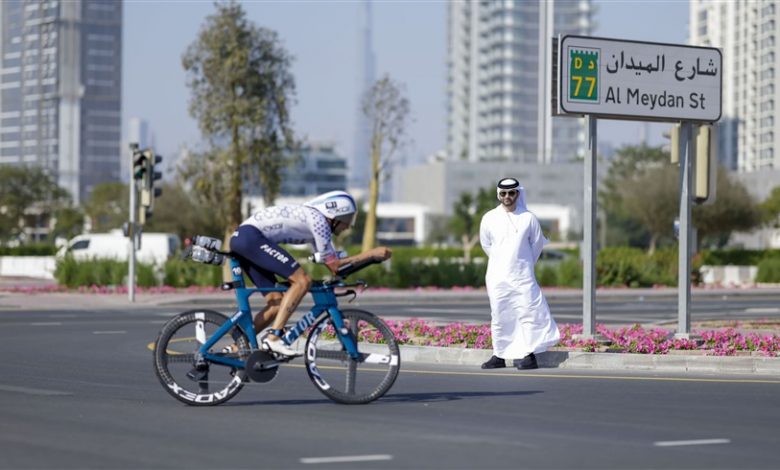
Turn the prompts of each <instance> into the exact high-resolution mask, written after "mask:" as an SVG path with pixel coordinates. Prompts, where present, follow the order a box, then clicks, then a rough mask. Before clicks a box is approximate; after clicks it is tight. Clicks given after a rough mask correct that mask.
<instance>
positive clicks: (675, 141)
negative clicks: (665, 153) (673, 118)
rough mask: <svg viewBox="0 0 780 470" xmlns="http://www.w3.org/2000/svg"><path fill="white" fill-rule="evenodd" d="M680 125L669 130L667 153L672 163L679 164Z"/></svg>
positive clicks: (675, 125)
mask: <svg viewBox="0 0 780 470" xmlns="http://www.w3.org/2000/svg"><path fill="white" fill-rule="evenodd" d="M680 127H681V126H680V124H674V125H672V128H671V129H670V130H669V141H670V142H671V143H670V144H669V153H670V154H671V156H672V163H673V164H676V165H679V164H680Z"/></svg>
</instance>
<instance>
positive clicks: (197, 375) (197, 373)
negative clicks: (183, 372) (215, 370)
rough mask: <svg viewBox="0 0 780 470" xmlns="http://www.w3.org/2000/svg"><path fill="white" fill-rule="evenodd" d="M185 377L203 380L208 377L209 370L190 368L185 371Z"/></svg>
mask: <svg viewBox="0 0 780 470" xmlns="http://www.w3.org/2000/svg"><path fill="white" fill-rule="evenodd" d="M187 377H188V378H189V379H190V380H192V381H193V382H202V381H203V380H206V379H208V377H209V370H208V369H200V370H198V369H191V370H190V371H189V372H187Z"/></svg>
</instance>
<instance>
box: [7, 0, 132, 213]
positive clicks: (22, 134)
mask: <svg viewBox="0 0 780 470" xmlns="http://www.w3.org/2000/svg"><path fill="white" fill-rule="evenodd" d="M0 64H2V67H0V164H15V165H40V166H43V167H44V168H46V169H48V170H49V171H50V172H51V174H53V175H54V176H56V179H57V181H58V182H59V184H60V186H62V187H63V188H65V189H67V190H68V191H69V192H70V193H71V195H72V196H73V198H74V200H75V201H76V202H79V201H81V200H83V199H84V198H86V197H87V196H88V194H89V193H90V192H91V190H92V187H93V186H94V185H95V184H97V183H100V182H104V181H118V180H119V178H120V139H121V128H120V127H121V121H120V119H121V118H120V106H121V102H120V98H121V85H122V83H121V77H122V2H121V1H107V0H103V1H100V0H68V1H57V0H19V1H4V2H0Z"/></svg>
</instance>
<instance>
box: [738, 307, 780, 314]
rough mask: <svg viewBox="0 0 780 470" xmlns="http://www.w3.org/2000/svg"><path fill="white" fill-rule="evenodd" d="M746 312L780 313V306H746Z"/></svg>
mask: <svg viewBox="0 0 780 470" xmlns="http://www.w3.org/2000/svg"><path fill="white" fill-rule="evenodd" d="M745 313H780V308H777V307H765V308H763V307H755V308H746V309H745Z"/></svg>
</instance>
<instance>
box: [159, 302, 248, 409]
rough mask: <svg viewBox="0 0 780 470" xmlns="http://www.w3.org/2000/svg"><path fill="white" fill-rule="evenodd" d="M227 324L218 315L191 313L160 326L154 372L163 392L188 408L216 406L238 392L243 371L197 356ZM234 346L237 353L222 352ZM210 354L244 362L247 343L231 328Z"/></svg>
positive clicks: (212, 313) (202, 311)
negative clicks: (202, 346) (209, 339)
mask: <svg viewBox="0 0 780 470" xmlns="http://www.w3.org/2000/svg"><path fill="white" fill-rule="evenodd" d="M229 321H230V320H229V319H228V318H227V317H226V316H224V315H222V314H221V313H218V312H214V311H211V310H191V311H188V312H184V313H181V314H179V315H177V316H175V317H173V318H172V319H171V320H170V321H168V323H166V324H165V326H163V328H162V330H160V334H159V336H158V337H157V341H156V342H155V344H154V372H155V373H156V374H157V378H158V379H160V383H161V384H162V385H163V388H165V391H167V392H168V393H169V394H171V396H173V397H174V398H176V399H177V400H179V401H182V402H184V403H186V404H188V405H218V404H220V403H224V402H226V401H228V400H230V399H231V398H233V397H234V396H235V395H236V394H237V393H238V392H239V391H241V388H242V387H243V386H244V378H245V376H246V372H245V371H244V369H234V368H232V367H230V366H227V365H224V364H219V363H216V362H211V361H206V360H204V359H203V358H202V357H201V356H200V354H199V353H198V351H199V349H200V347H201V345H203V344H204V343H205V342H206V340H207V339H208V338H210V337H211V336H212V335H213V334H214V333H215V332H216V331H217V330H218V329H219V328H220V327H221V326H222V325H223V324H225V323H226V322H229ZM233 344H235V345H236V347H237V348H238V352H234V353H225V352H222V351H223V349H224V348H225V347H227V346H232V345H233ZM233 349H234V350H235V347H233ZM209 353H211V354H214V355H218V356H223V357H231V358H234V359H238V360H240V361H242V362H245V361H246V359H247V358H248V357H249V354H250V353H251V351H250V346H249V339H248V338H247V336H246V334H244V332H243V331H242V330H241V329H240V328H238V327H237V326H234V327H233V328H232V329H231V330H230V331H228V333H227V334H225V335H224V336H222V338H220V339H219V341H217V342H216V343H215V344H214V346H212V347H211V349H210V350H209Z"/></svg>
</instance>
